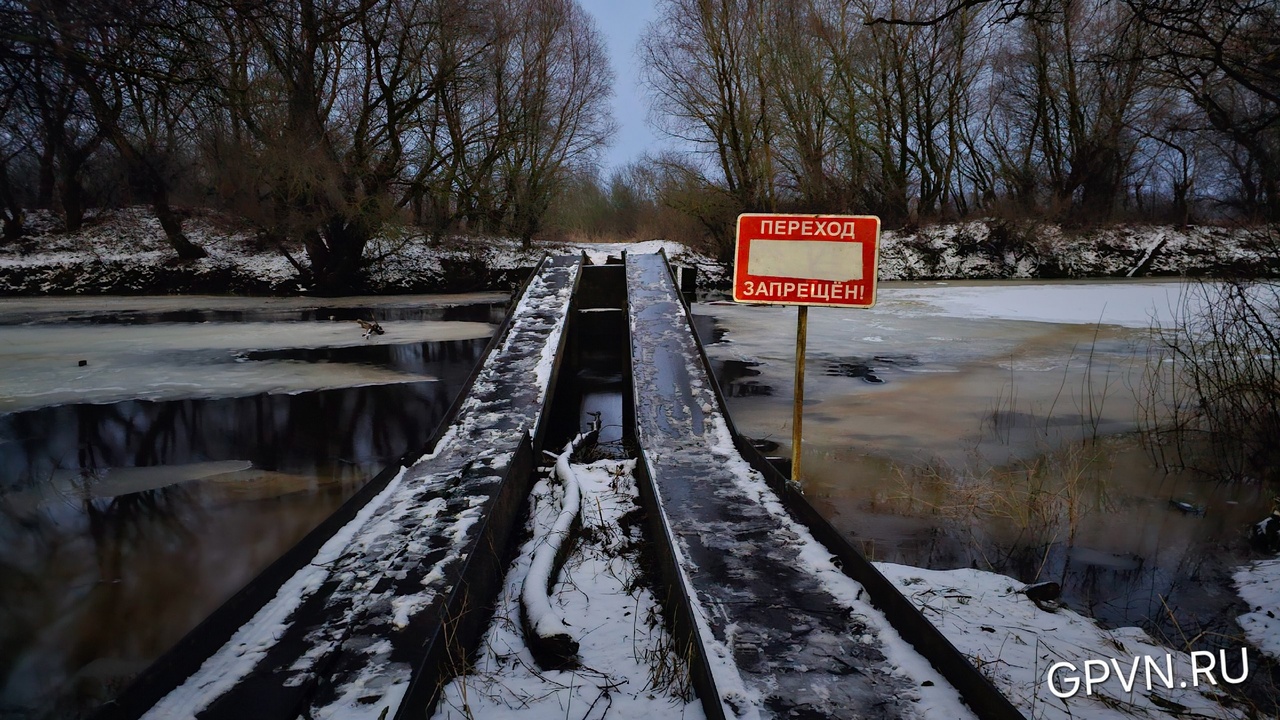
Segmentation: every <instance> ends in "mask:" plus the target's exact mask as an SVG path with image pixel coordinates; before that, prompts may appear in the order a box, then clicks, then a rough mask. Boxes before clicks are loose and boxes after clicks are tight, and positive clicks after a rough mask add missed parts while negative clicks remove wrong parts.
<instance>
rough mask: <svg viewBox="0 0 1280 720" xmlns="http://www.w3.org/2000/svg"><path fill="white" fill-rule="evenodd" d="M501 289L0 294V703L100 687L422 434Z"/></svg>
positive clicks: (46, 713)
mask: <svg viewBox="0 0 1280 720" xmlns="http://www.w3.org/2000/svg"><path fill="white" fill-rule="evenodd" d="M505 304H506V296H504V295H493V294H484V295H469V296H458V297H441V296H433V297H391V298H347V299H343V300H322V301H317V300H315V299H240V298H198V297H197V298H190V297H188V298H93V299H80V298H65V299H38V300H26V299H23V300H16V299H15V300H0V718H19V717H20V718H32V717H58V718H62V717H78V716H81V715H82V713H83V712H84V711H87V710H89V709H92V708H93V707H96V705H97V704H99V703H101V702H102V701H103V700H104V699H106V698H107V697H109V696H111V695H113V694H114V693H115V692H116V691H118V690H119V689H120V686H121V685H122V684H123V683H124V682H126V681H127V680H128V679H129V678H130V677H131V676H132V675H133V674H135V673H137V672H138V671H140V670H141V669H143V668H145V667H146V666H147V665H148V664H149V663H150V662H151V661H152V660H153V659H155V658H156V657H157V656H158V655H159V654H160V653H162V652H164V651H165V650H167V649H168V648H169V647H170V646H171V645H172V644H173V643H174V642H176V641H177V640H178V639H179V638H181V637H182V635H183V634H185V633H186V632H187V631H188V630H190V629H191V628H192V627H194V626H195V624H196V623H198V622H199V621H200V620H202V619H203V618H204V617H205V616H206V615H207V614H208V613H209V612H211V611H212V610H213V609H214V608H216V607H217V606H218V605H219V604H221V603H222V602H223V601H224V600H225V599H226V598H228V597H229V596H230V595H231V594H233V593H234V592H236V591H237V590H238V589H239V588H240V587H241V586H243V585H244V584H245V583H246V582H247V581H248V580H250V579H251V578H253V577H254V576H255V575H256V574H257V573H258V572H260V571H261V570H262V569H263V568H265V567H266V566H267V565H268V564H270V563H271V562H272V561H274V560H275V559H276V558H277V557H279V556H280V555H281V554H282V553H283V552H284V551H285V550H286V549H288V548H289V547H291V546H292V545H293V544H294V543H296V542H297V541H298V540H299V539H300V538H301V537H302V536H303V535H305V534H306V533H307V532H308V531H310V530H311V529H312V528H313V527H315V526H316V525H317V524H318V523H319V522H320V521H321V520H323V519H324V518H325V517H327V516H328V515H329V514H330V513H331V512H332V511H333V510H334V509H335V508H336V507H337V506H338V505H339V504H341V502H342V501H343V500H345V499H346V498H347V497H349V496H350V495H351V494H352V493H353V492H354V491H355V490H356V489H357V488H359V487H360V486H361V485H362V484H363V483H364V482H365V481H366V480H368V478H370V477H371V476H372V475H374V474H376V473H377V472H378V471H379V470H381V469H382V468H383V467H384V466H385V465H387V464H389V463H390V462H392V461H394V460H395V459H397V458H399V456H401V455H402V454H404V453H405V452H407V451H409V450H411V449H414V448H417V447H420V446H421V445H422V444H423V443H425V442H426V440H427V439H428V438H429V436H430V435H431V433H432V432H433V431H434V429H435V427H436V424H437V423H438V421H439V420H440V418H441V417H442V416H443V415H444V412H445V411H446V409H447V408H448V406H449V404H450V403H451V402H452V401H453V398H454V396H455V395H456V393H457V391H458V389H459V388H460V387H461V385H462V383H463V381H464V380H465V378H466V377H467V375H468V374H469V373H470V372H471V370H472V368H473V367H474V365H475V363H476V362H477V361H478V359H479V357H480V355H481V353H482V352H483V349H484V346H485V344H486V343H487V341H488V338H489V336H490V335H491V334H492V332H493V329H494V327H495V326H496V324H497V323H499V322H501V320H502V317H503V315H504V313H505ZM357 318H361V319H370V318H376V319H377V320H378V321H379V322H380V323H381V325H382V326H383V327H384V328H385V334H383V335H375V336H373V337H371V338H368V339H366V338H364V337H363V333H362V330H361V328H360V326H359V325H358V324H357V323H356V322H355V321H356V319H357Z"/></svg>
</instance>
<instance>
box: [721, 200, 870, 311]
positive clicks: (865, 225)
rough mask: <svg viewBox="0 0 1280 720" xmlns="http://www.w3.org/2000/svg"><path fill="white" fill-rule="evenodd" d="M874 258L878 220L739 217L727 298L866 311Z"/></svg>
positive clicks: (806, 216)
mask: <svg viewBox="0 0 1280 720" xmlns="http://www.w3.org/2000/svg"><path fill="white" fill-rule="evenodd" d="M879 257H880V218H878V217H874V216H869V215H764V214H756V213H747V214H744V215H739V216H738V242H737V248H736V250H735V252H734V269H733V299H734V300H735V301H737V302H743V303H773V304H783V305H824V306H832V307H862V308H867V307H871V306H872V305H874V304H875V302H876V265H877V262H878V260H879Z"/></svg>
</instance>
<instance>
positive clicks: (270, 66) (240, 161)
mask: <svg viewBox="0 0 1280 720" xmlns="http://www.w3.org/2000/svg"><path fill="white" fill-rule="evenodd" d="M611 83H612V74H611V71H610V69H609V66H608V61H607V58H606V56H605V49H604V44H603V41H602V39H601V36H600V34H599V32H598V31H597V29H596V28H595V26H594V24H593V23H592V22H591V20H590V18H589V16H587V15H586V13H585V12H584V11H583V10H582V8H581V7H580V6H579V5H578V4H577V3H576V2H573V1H572V0H282V1H280V2H270V3H258V2H251V1H248V0H81V1H79V2H75V3H67V2H65V1H64V0H26V1H25V2H24V1H22V0H2V1H0V118H2V120H0V221H2V222H3V232H4V237H5V238H8V239H12V238H15V237H18V236H20V235H21V234H22V232H23V217H24V216H23V208H24V207H43V208H56V209H57V210H58V211H59V212H60V213H61V215H62V216H63V218H64V219H65V224H66V227H67V229H68V230H75V229H77V228H78V227H79V226H80V224H81V223H82V222H83V221H84V218H85V214H86V209H87V207H88V205H89V203H90V202H96V203H102V202H104V201H107V200H110V199H112V198H117V199H118V198H119V196H120V195H122V194H127V196H128V198H130V199H136V200H142V201H145V202H147V203H149V204H150V205H151V206H152V207H153V208H154V210H155V214H156V216H157V218H158V219H159V221H160V224H161V226H162V227H163V229H164V232H165V236H166V237H167V239H168V241H169V242H170V243H171V244H172V245H173V247H174V249H175V251H176V252H177V254H178V255H179V257H182V258H196V257H200V256H202V255H203V252H204V251H203V250H202V249H201V248H199V247H198V246H197V245H196V244H194V243H192V242H191V241H190V240H189V239H188V238H187V237H186V236H185V235H184V233H183V228H182V216H181V213H179V212H176V211H175V209H174V207H173V201H172V198H173V197H174V196H175V193H176V194H178V195H180V196H181V197H183V198H184V199H186V200H187V201H188V202H192V203H201V204H206V205H208V206H212V207H215V208H219V209H221V210H224V211H228V212H231V213H233V214H234V215H236V216H238V217H240V218H243V219H245V220H246V221H248V222H249V223H251V224H252V226H253V227H254V228H255V229H256V231H257V233H258V235H259V238H260V239H261V240H262V242H264V243H267V244H269V245H272V246H275V247H278V248H280V249H281V251H282V252H285V253H286V254H287V255H288V256H289V258H290V260H291V261H292V262H294V264H295V265H296V267H297V268H298V270H299V273H300V274H301V275H302V276H303V278H304V279H305V280H307V281H308V282H310V283H311V284H312V285H313V286H314V287H316V288H318V289H332V290H351V289H358V288H359V286H360V283H361V265H362V256H363V253H364V250H365V247H366V245H367V244H368V243H369V241H370V240H371V239H372V238H373V237H375V236H376V235H377V234H378V233H379V232H380V231H381V230H382V229H383V228H384V226H385V224H386V223H387V222H389V221H393V220H394V221H397V222H410V223H416V224H418V225H421V226H422V227H423V228H425V229H426V231H427V233H428V234H429V235H431V236H433V237H435V236H438V235H440V234H443V233H449V232H460V231H470V232H482V233H494V234H504V235H512V236H517V237H521V238H524V239H526V240H528V239H530V238H532V237H533V236H534V235H536V234H537V233H538V232H539V230H540V229H541V224H542V222H543V220H544V218H545V217H546V214H547V208H548V205H549V204H550V202H551V198H552V197H554V196H555V195H556V193H557V191H558V190H559V189H560V185H561V184H562V183H563V181H564V180H565V178H566V177H567V176H569V175H570V174H571V173H572V172H575V171H580V169H581V168H582V167H590V166H592V165H593V163H594V162H595V157H596V153H597V151H598V149H599V148H600V147H601V146H602V145H603V143H604V142H605V141H606V140H607V138H608V137H609V135H610V133H611V132H612V119H611V116H610V115H609V107H608V100H609V93H610V85H611ZM299 245H301V246H302V247H304V248H305V252H306V258H305V260H306V261H305V262H303V259H302V258H294V257H293V256H292V255H291V254H289V249H288V248H290V247H298V246H299Z"/></svg>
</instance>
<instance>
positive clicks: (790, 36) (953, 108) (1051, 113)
mask: <svg viewBox="0 0 1280 720" xmlns="http://www.w3.org/2000/svg"><path fill="white" fill-rule="evenodd" d="M641 55H642V59H643V68H644V73H645V79H646V80H647V82H648V85H649V87H650V89H651V92H652V97H653V100H654V101H655V103H656V105H655V111H656V112H655V116H656V117H657V118H659V119H661V121H662V122H663V124H664V125H665V127H666V129H667V130H669V131H670V132H671V133H673V134H675V135H678V136H679V137H682V138H685V139H686V140H687V141H689V142H691V143H693V144H694V145H695V146H696V147H698V148H700V149H701V150H702V151H703V153H702V156H703V158H704V159H705V160H708V161H709V162H704V163H702V164H696V163H688V162H687V161H685V160H682V159H680V158H668V159H667V161H666V162H665V163H662V162H660V164H663V165H665V166H666V167H667V168H668V170H669V171H671V170H672V169H677V170H679V171H682V172H684V173H686V174H687V175H689V176H690V178H691V180H693V181H697V182H701V183H703V184H704V185H706V186H707V187H711V188H715V189H716V190H717V191H719V192H718V193H716V194H713V195H706V196H704V197H703V198H702V199H701V203H702V204H701V205H700V206H696V207H693V208H690V209H691V210H693V211H694V212H695V214H696V215H698V216H700V217H702V218H704V219H706V220H708V221H709V222H710V224H711V225H716V224H720V225H722V226H723V225H724V221H723V218H721V219H720V220H718V221H717V220H715V219H714V218H715V217H716V216H717V215H727V214H733V213H736V212H739V211H741V210H745V209H777V210H779V211H783V210H786V211H797V212H833V211H841V212H850V211H853V212H860V213H873V214H878V215H880V216H881V217H882V218H883V219H884V220H885V221H886V223H888V224H889V225H891V226H892V225H896V224H909V223H914V222H924V221H930V220H936V219H948V218H960V217H966V216H972V215H975V214H982V215H991V214H995V215H1017V216H1022V217H1038V218H1046V219H1050V220H1053V221H1056V222H1063V223H1068V224H1077V223H1098V222H1106V221H1108V220H1113V219H1138V218H1141V219H1146V220H1160V221H1166V222H1175V223H1185V222H1187V221H1188V220H1190V219H1193V218H1198V219H1201V220H1204V219H1214V220H1220V219H1224V218H1231V219H1236V220H1246V221H1277V220H1280V2H1277V0H660V1H659V19H658V21H657V22H656V23H655V24H654V25H652V26H650V27H649V28H648V30H647V32H646V34H645V36H644V39H643V42H642V47H641Z"/></svg>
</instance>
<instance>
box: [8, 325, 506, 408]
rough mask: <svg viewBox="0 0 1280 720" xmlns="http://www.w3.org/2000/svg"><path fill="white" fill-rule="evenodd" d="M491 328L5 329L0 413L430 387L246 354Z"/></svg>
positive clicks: (469, 335)
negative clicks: (366, 335) (367, 331)
mask: <svg viewBox="0 0 1280 720" xmlns="http://www.w3.org/2000/svg"><path fill="white" fill-rule="evenodd" d="M492 331H493V328H492V326H490V325H488V324H486V323H475V322H429V321H421V322H408V321H406V322H397V323H394V324H392V323H388V324H387V333H386V334H385V335H381V336H378V337H377V339H376V341H370V340H365V339H363V338H362V337H361V330H360V327H359V326H358V325H356V324H355V323H349V322H279V323H266V322H245V323H182V324H177V323H174V324H154V325H88V326H85V325H74V326H73V325H64V324H39V325H0V368H3V371H0V412H13V411H18V410H24V409H30V408H34V407H47V406H51V405H60V404H64V403H70V402H76V403H107V402H115V401H119V400H127V399H134V398H139V399H147V400H172V399H180V398H192V397H241V396H246V395H255V394H258V393H264V392H267V393H281V392H283V393H295V392H305V391H312V390H324V389H331V388H339V387H358V386H366V385H382V384H390V383H399V382H416V381H425V380H433V379H434V378H433V377H431V376H429V375H424V374H420V373H408V372H403V371H400V370H396V369H394V368H388V367H378V366H374V365H369V364H363V363H307V362H297V361H290V360H258V361H252V362H244V361H243V355H244V353H245V352H246V351H250V350H271V349H281V348H323V347H328V348H335V347H337V348H340V347H361V346H368V345H373V344H380V345H392V346H404V345H410V344H413V343H423V342H429V341H455V340H475V339H480V338H485V337H488V336H489V335H490V334H491V333H492ZM81 362H83V363H84V364H83V365H81Z"/></svg>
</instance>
